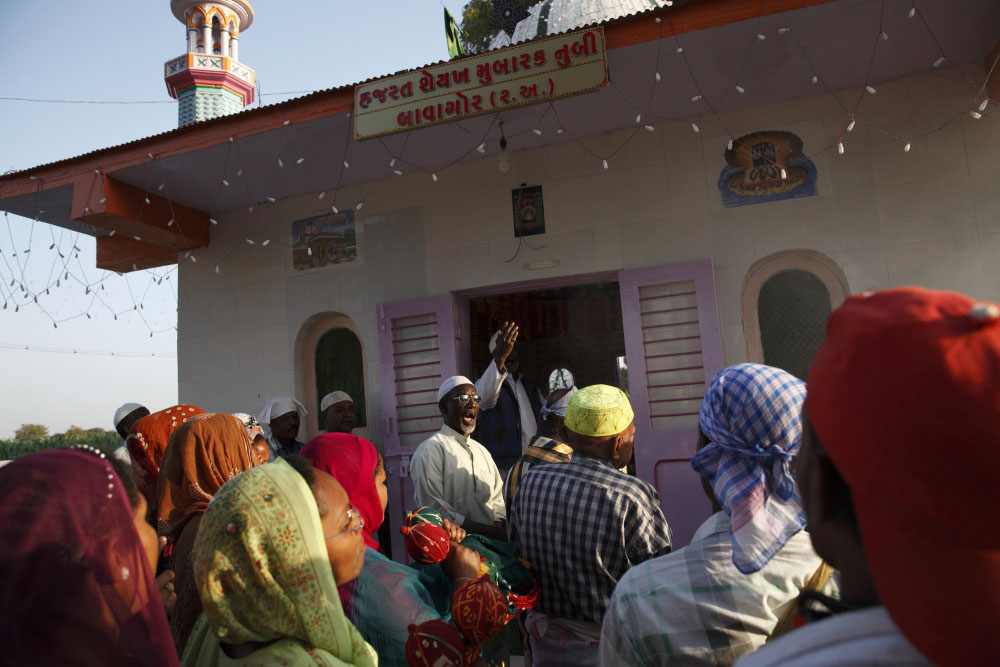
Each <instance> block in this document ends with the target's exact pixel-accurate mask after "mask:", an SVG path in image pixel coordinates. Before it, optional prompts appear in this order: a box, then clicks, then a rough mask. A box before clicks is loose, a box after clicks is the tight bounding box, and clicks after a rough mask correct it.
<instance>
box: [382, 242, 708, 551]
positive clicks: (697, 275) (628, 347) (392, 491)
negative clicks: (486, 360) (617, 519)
mask: <svg viewBox="0 0 1000 667" xmlns="http://www.w3.org/2000/svg"><path fill="white" fill-rule="evenodd" d="M687 280H693V281H694V282H695V289H696V292H697V302H698V316H699V322H700V325H701V331H700V335H701V344H702V355H703V357H702V358H703V366H704V373H705V381H706V383H707V382H708V381H709V380H710V379H711V378H712V376H714V375H715V373H717V372H718V371H719V370H721V369H722V363H723V362H722V340H721V336H720V333H719V318H718V311H717V307H716V299H715V281H714V276H713V272H712V264H711V261H710V260H702V261H696V262H685V263H681V264H670V265H663V266H656V267H649V268H641V269H631V270H626V271H604V272H598V273H588V274H577V275H572V276H559V277H554V278H542V279H538V280H527V281H521V282H515V283H504V284H500V285H490V286H485V287H479V288H473V289H468V290H461V291H457V292H454V293H448V294H443V295H437V296H432V297H425V298H421V299H415V300H411V301H404V302H397V303H390V304H382V305H380V306H379V307H378V318H379V373H380V381H381V387H380V389H381V392H382V414H383V429H384V448H385V459H386V473H387V478H388V485H389V498H390V505H389V512H390V516H391V525H392V526H393V536H392V552H393V555H394V556H395V557H396V560H399V561H404V560H405V559H406V557H405V555H404V554H405V550H404V547H403V541H402V536H401V535H399V533H398V531H397V530H396V528H398V527H399V526H400V525H401V522H402V518H403V516H404V514H405V512H406V511H407V510H408V509H412V506H413V488H412V484H411V483H410V481H409V459H410V456H412V454H413V449H414V448H411V447H401V446H400V441H399V429H398V422H397V421H396V412H397V406H398V401H397V395H396V391H395V383H396V376H395V372H396V366H395V364H394V363H392V362H391V361H390V360H393V359H394V353H393V341H392V331H391V322H392V320H393V319H396V318H401V317H410V316H415V315H423V314H429V313H435V314H436V316H437V320H438V343H439V349H440V351H439V356H440V376H441V378H442V379H443V378H445V377H448V376H451V375H455V374H458V373H459V372H460V371H459V369H465V372H468V370H467V369H469V366H470V363H471V361H470V347H469V344H468V341H467V340H466V339H467V331H466V330H467V328H468V315H469V307H468V303H469V300H470V299H472V298H480V297H484V296H494V295H499V294H510V293H516V292H526V291H536V290H544V289H553V288H557V287H570V286H574V285H586V284H592V283H601V282H617V283H618V284H619V289H620V291H621V295H622V325H623V329H624V335H625V351H626V358H627V361H628V368H629V371H628V372H629V389H630V393H631V398H632V404H633V407H634V409H635V416H636V445H637V446H636V455H635V456H636V474H637V475H638V476H639V477H640V478H641V479H644V480H646V481H648V482H649V483H651V484H653V485H654V486H655V487H656V488H657V491H658V492H659V493H660V495H661V502H662V503H663V504H664V511H665V513H667V515H668V516H667V518H668V521H671V524H672V527H673V529H674V533H675V548H677V547H679V546H683V544H686V543H687V542H688V541H689V540H690V535H691V533H693V531H694V527H697V525H698V524H700V523H701V521H702V520H703V519H704V518H705V517H707V516H708V513H709V511H710V510H709V506H708V502H707V498H705V497H704V495H703V494H702V493H701V491H700V486H698V485H696V484H695V482H696V481H697V475H696V474H695V473H694V472H693V471H692V470H691V468H690V466H689V465H688V464H687V461H688V460H689V459H690V457H691V455H692V454H693V453H694V443H695V437H696V435H697V433H696V431H691V430H686V431H656V432H654V431H652V429H651V428H650V426H649V424H650V421H649V402H648V393H647V392H648V388H647V383H646V373H645V354H644V349H643V339H642V330H641V327H640V326H639V325H638V322H639V319H640V314H639V313H640V311H639V287H640V286H642V285H649V284H658V283H664V282H675V281H687ZM459 342H462V344H459ZM473 379H475V378H473ZM696 486H697V487H698V488H697V490H696V489H695V487H696ZM393 498H398V499H399V505H396V504H395V503H393V502H392V500H391V499H393ZM678 507H683V508H684V510H685V511H684V512H683V513H681V512H679V511H676V510H677V508H678ZM671 508H673V510H674V511H670V509H671ZM671 514H673V515H674V518H673V519H671V516H670V515H671Z"/></svg>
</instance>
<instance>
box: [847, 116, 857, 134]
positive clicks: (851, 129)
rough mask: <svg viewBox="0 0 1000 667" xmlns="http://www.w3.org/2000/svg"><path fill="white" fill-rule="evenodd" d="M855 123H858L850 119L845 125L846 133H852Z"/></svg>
mask: <svg viewBox="0 0 1000 667" xmlns="http://www.w3.org/2000/svg"><path fill="white" fill-rule="evenodd" d="M857 122H858V121H856V120H854V119H853V118H852V119H851V122H850V123H848V124H847V131H848V132H853V131H854V126H855V125H856V124H857Z"/></svg>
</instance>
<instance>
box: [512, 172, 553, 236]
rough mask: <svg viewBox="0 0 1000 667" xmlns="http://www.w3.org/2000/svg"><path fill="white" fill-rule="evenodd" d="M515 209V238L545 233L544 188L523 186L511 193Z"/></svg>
mask: <svg viewBox="0 0 1000 667" xmlns="http://www.w3.org/2000/svg"><path fill="white" fill-rule="evenodd" d="M510 200H511V204H512V205H513V207H514V237H515V238H517V237H520V236H534V235H536V234H544V233H545V207H544V205H543V202H542V186H540V185H531V186H528V185H522V186H521V187H519V188H514V189H513V190H511V191H510Z"/></svg>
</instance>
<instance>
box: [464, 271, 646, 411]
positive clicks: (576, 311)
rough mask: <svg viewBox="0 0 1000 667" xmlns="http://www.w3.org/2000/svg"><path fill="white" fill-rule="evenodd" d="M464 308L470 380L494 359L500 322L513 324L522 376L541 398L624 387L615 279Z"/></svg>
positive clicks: (492, 298) (478, 300) (478, 301)
mask: <svg viewBox="0 0 1000 667" xmlns="http://www.w3.org/2000/svg"><path fill="white" fill-rule="evenodd" d="M465 305H466V307H467V313H468V314H467V318H468V319H467V322H468V331H469V348H470V349H469V351H468V354H469V359H470V364H469V366H468V368H469V369H470V370H471V371H472V373H473V374H474V375H475V377H474V378H473V379H475V378H478V377H479V376H480V375H482V374H483V372H484V371H485V370H486V368H487V367H488V366H489V364H490V362H491V361H492V355H491V354H490V351H489V340H490V337H491V336H492V335H493V333H494V332H496V331H497V330H498V329H499V328H500V326H501V325H502V324H503V323H504V322H516V323H517V325H518V327H519V330H520V331H519V334H518V338H517V343H518V348H519V352H520V356H521V372H522V373H524V375H525V377H527V378H528V379H530V380H532V381H534V382H535V384H537V385H538V388H539V389H540V390H541V392H542V395H543V396H544V395H546V394H548V393H549V392H550V391H553V390H554V389H557V388H561V387H569V386H572V385H574V384H575V385H576V386H577V387H586V386H587V385H592V384H608V385H611V386H614V387H621V388H622V389H625V390H627V389H628V385H627V380H626V379H625V378H626V375H625V374H624V373H622V372H621V368H622V365H623V364H624V358H625V335H624V331H623V329H622V307H621V293H620V291H619V288H618V283H617V282H616V281H614V282H613V281H607V282H599V283H591V284H585V285H572V286H565V287H554V288H551V289H541V290H539V289H535V290H525V291H519V292H512V293H507V294H494V295H489V296H480V297H470V298H468V301H467V302H466V304H465ZM623 381H624V382H625V383H624V385H623Z"/></svg>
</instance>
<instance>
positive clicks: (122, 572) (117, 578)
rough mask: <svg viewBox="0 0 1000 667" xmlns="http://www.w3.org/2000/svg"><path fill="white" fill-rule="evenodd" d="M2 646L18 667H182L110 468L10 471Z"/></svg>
mask: <svg viewBox="0 0 1000 667" xmlns="http://www.w3.org/2000/svg"><path fill="white" fill-rule="evenodd" d="M0 605H2V609H3V610H4V612H3V614H0V646H2V647H3V654H4V662H7V661H10V663H11V664H52V665H55V664H74V665H82V664H88V665H90V664H93V665H112V664H114V665H157V666H160V665H177V664H178V662H177V654H176V653H175V652H174V646H173V642H172V640H171V637H170V630H169V627H168V626H167V618H166V614H165V612H164V610H163V603H162V602H161V601H160V596H159V592H158V590H157V587H156V584H155V581H154V573H153V571H152V568H151V567H150V564H149V562H148V557H147V555H146V552H145V550H144V549H143V546H142V542H141V541H140V539H139V535H138V533H137V532H136V527H135V523H134V521H133V518H132V508H131V506H130V505H129V501H128V496H127V495H126V493H125V489H124V488H123V487H122V484H121V482H120V481H118V477H117V476H116V475H115V473H114V471H113V470H112V468H111V466H110V465H109V464H108V462H107V460H105V459H104V458H103V457H101V458H98V457H97V456H94V455H93V454H88V453H84V452H77V451H69V450H52V451H47V452H42V453H40V454H33V455H31V456H25V457H23V458H20V459H17V460H16V461H13V462H12V463H10V464H9V465H6V466H4V467H3V469H0Z"/></svg>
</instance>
